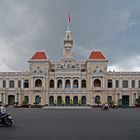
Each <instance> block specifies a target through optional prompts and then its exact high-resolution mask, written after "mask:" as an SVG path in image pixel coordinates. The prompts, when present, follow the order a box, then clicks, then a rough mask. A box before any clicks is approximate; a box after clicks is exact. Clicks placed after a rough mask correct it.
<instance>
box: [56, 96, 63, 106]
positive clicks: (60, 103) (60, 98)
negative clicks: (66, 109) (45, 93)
mask: <svg viewBox="0 0 140 140" xmlns="http://www.w3.org/2000/svg"><path fill="white" fill-rule="evenodd" d="M57 105H58V106H61V105H62V97H61V96H58V97H57Z"/></svg>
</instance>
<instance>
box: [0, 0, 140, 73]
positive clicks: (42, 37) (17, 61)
mask: <svg viewBox="0 0 140 140" xmlns="http://www.w3.org/2000/svg"><path fill="white" fill-rule="evenodd" d="M68 12H69V13H70V16H71V25H70V26H71V31H72V35H73V40H74V51H75V57H76V59H77V60H79V61H81V60H83V61H85V60H86V59H87V58H88V56H89V53H90V51H91V50H101V51H102V52H103V53H104V54H105V56H106V57H107V59H108V60H109V64H108V65H109V67H110V69H115V70H116V71H129V70H130V71H140V0H0V71H25V70H28V62H27V61H28V60H29V59H30V58H31V57H32V56H33V54H34V52H35V51H38V50H39V51H45V52H46V53H47V56H48V57H49V59H50V60H53V61H58V60H59V59H61V58H62V53H63V39H64V32H65V29H66V27H67V13H68Z"/></svg>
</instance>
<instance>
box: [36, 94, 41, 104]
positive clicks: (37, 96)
mask: <svg viewBox="0 0 140 140" xmlns="http://www.w3.org/2000/svg"><path fill="white" fill-rule="evenodd" d="M40 102H41V97H40V96H39V95H36V96H35V104H39V103H40Z"/></svg>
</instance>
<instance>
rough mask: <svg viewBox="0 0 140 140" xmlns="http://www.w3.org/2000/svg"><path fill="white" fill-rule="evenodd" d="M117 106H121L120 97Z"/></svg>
mask: <svg viewBox="0 0 140 140" xmlns="http://www.w3.org/2000/svg"><path fill="white" fill-rule="evenodd" d="M118 106H119V107H121V106H122V99H119V100H118Z"/></svg>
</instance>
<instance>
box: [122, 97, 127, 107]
mask: <svg viewBox="0 0 140 140" xmlns="http://www.w3.org/2000/svg"><path fill="white" fill-rule="evenodd" d="M122 107H129V95H123V96H122Z"/></svg>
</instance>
